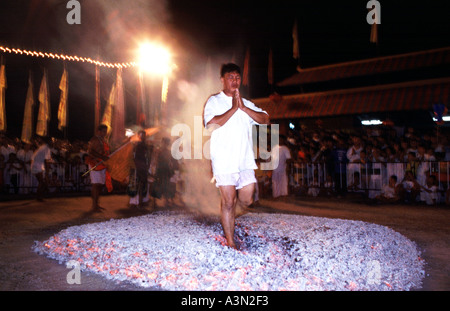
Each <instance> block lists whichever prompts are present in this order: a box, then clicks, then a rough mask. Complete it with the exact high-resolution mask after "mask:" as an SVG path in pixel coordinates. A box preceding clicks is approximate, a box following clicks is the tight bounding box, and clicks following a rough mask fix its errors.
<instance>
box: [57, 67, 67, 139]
mask: <svg viewBox="0 0 450 311" xmlns="http://www.w3.org/2000/svg"><path fill="white" fill-rule="evenodd" d="M59 89H60V90H61V97H60V99H59V106H58V122H59V123H58V129H59V130H60V131H62V130H63V129H64V128H66V127H67V101H68V96H69V74H68V72H67V68H66V65H65V64H64V72H63V75H62V77H61V82H60V83H59Z"/></svg>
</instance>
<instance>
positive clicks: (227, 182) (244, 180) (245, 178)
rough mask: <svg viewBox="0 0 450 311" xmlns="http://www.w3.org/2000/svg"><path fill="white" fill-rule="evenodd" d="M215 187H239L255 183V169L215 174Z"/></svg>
mask: <svg viewBox="0 0 450 311" xmlns="http://www.w3.org/2000/svg"><path fill="white" fill-rule="evenodd" d="M214 178H215V179H216V187H219V186H235V187H236V189H241V188H243V187H245V186H247V185H250V184H253V183H256V182H257V181H256V177H255V171H254V170H245V171H242V172H239V173H232V174H222V175H215V176H214Z"/></svg>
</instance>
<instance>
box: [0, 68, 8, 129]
mask: <svg viewBox="0 0 450 311" xmlns="http://www.w3.org/2000/svg"><path fill="white" fill-rule="evenodd" d="M6 88H7V84H6V69H5V65H2V66H1V67H0V131H6V106H5V90H6Z"/></svg>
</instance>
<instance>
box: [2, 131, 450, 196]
mask: <svg viewBox="0 0 450 311" xmlns="http://www.w3.org/2000/svg"><path fill="white" fill-rule="evenodd" d="M444 130H445V128H440V129H439V131H438V130H437V129H436V128H435V129H429V130H420V131H419V130H417V129H415V128H412V127H408V128H397V127H392V126H377V127H364V128H361V129H358V130H329V129H323V128H318V129H316V130H307V129H305V128H302V129H300V130H290V131H289V133H288V135H287V137H286V138H287V139H286V146H287V147H288V149H289V151H290V159H289V163H288V165H287V166H286V167H287V175H288V180H289V181H288V187H289V195H300V196H303V195H305V196H335V197H344V196H347V195H349V194H351V195H358V196H361V197H362V198H365V199H368V200H370V201H372V202H408V203H417V202H424V203H426V204H439V203H447V204H448V203H450V195H449V194H450V191H448V189H449V187H450V182H449V181H450V166H448V164H449V163H450V141H449V136H448V135H447V133H446V131H444ZM37 147H38V143H37V142H36V141H35V140H33V141H32V142H31V143H24V142H22V141H20V140H19V139H17V138H16V139H12V138H8V137H6V136H1V137H0V194H2V195H9V194H31V193H34V192H35V190H36V187H37V180H36V178H35V177H34V176H33V175H32V174H31V171H30V166H31V158H32V155H33V152H34V151H35V150H36V149H37ZM50 147H51V152H52V159H53V160H52V162H51V163H49V164H48V168H47V181H48V185H49V189H48V190H47V191H48V192H59V191H62V192H68V191H72V192H84V191H85V192H88V191H90V178H89V174H87V175H85V176H83V173H85V172H86V171H87V170H88V166H87V164H86V163H85V162H84V156H85V155H86V153H87V147H88V146H87V142H84V141H81V140H75V141H73V142H69V141H68V140H63V139H54V138H53V139H52V140H51V143H50ZM259 160H260V159H257V162H258V163H260V162H259ZM271 173H272V171H261V170H258V172H257V177H258V180H259V181H260V185H259V187H258V189H259V193H258V195H259V197H261V198H264V197H270V196H272V191H271V189H270V188H271V187H272V182H271V177H272V175H271Z"/></svg>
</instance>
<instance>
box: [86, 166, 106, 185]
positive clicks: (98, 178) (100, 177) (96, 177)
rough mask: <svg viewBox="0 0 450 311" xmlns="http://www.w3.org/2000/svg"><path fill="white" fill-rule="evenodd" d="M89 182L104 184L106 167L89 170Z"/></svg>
mask: <svg viewBox="0 0 450 311" xmlns="http://www.w3.org/2000/svg"><path fill="white" fill-rule="evenodd" d="M89 174H90V176H91V184H102V185H104V184H105V182H106V169H104V170H101V171H91V172H90V173H89Z"/></svg>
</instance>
